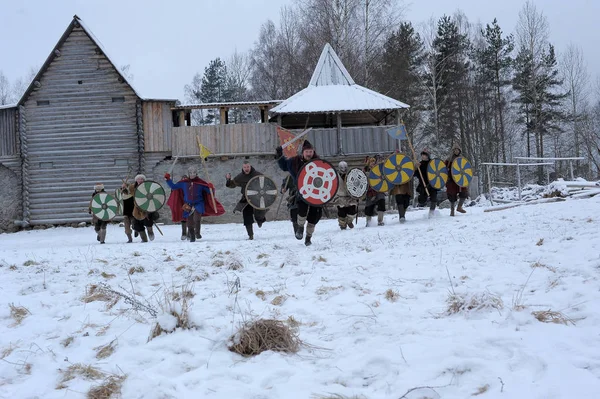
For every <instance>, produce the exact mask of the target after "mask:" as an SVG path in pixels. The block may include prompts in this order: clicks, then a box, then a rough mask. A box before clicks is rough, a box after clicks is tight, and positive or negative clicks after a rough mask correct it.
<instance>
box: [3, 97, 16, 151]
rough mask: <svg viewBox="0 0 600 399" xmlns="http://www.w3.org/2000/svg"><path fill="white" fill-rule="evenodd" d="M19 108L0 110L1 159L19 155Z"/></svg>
mask: <svg viewBox="0 0 600 399" xmlns="http://www.w3.org/2000/svg"><path fill="white" fill-rule="evenodd" d="M17 143H18V141H17V108H3V109H0V157H6V156H11V155H17V154H18V153H19V150H18V148H17Z"/></svg>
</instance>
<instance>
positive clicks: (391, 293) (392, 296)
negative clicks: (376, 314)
mask: <svg viewBox="0 0 600 399" xmlns="http://www.w3.org/2000/svg"><path fill="white" fill-rule="evenodd" d="M399 298H400V293H398V291H396V290H393V289H391V288H389V289H388V290H387V291H386V292H385V299H387V300H388V301H390V302H396V301H397V300H398V299H399Z"/></svg>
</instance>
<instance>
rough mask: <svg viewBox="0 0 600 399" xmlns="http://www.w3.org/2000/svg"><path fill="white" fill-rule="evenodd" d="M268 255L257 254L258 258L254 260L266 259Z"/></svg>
mask: <svg viewBox="0 0 600 399" xmlns="http://www.w3.org/2000/svg"><path fill="white" fill-rule="evenodd" d="M268 257H269V255H268V254H258V256H257V257H256V259H263V258H268Z"/></svg>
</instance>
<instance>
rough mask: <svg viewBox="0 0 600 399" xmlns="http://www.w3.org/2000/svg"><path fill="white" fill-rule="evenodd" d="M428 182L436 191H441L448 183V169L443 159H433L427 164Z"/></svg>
mask: <svg viewBox="0 0 600 399" xmlns="http://www.w3.org/2000/svg"><path fill="white" fill-rule="evenodd" d="M427 180H429V185H430V186H431V187H433V188H435V189H436V190H441V189H442V188H444V187H445V186H446V182H447V181H448V168H447V167H446V164H445V163H444V161H442V160H441V159H432V160H431V161H429V163H428V164H427Z"/></svg>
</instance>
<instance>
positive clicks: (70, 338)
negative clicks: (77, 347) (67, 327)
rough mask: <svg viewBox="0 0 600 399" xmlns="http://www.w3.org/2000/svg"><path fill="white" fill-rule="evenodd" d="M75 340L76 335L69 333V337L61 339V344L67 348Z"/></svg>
mask: <svg viewBox="0 0 600 399" xmlns="http://www.w3.org/2000/svg"><path fill="white" fill-rule="evenodd" d="M74 340H75V337H73V336H72V335H69V336H68V337H67V338H65V339H63V340H62V341H60V344H61V345H62V346H64V347H65V348H66V347H68V346H69V345H71V344H72V343H73V341H74Z"/></svg>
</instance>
